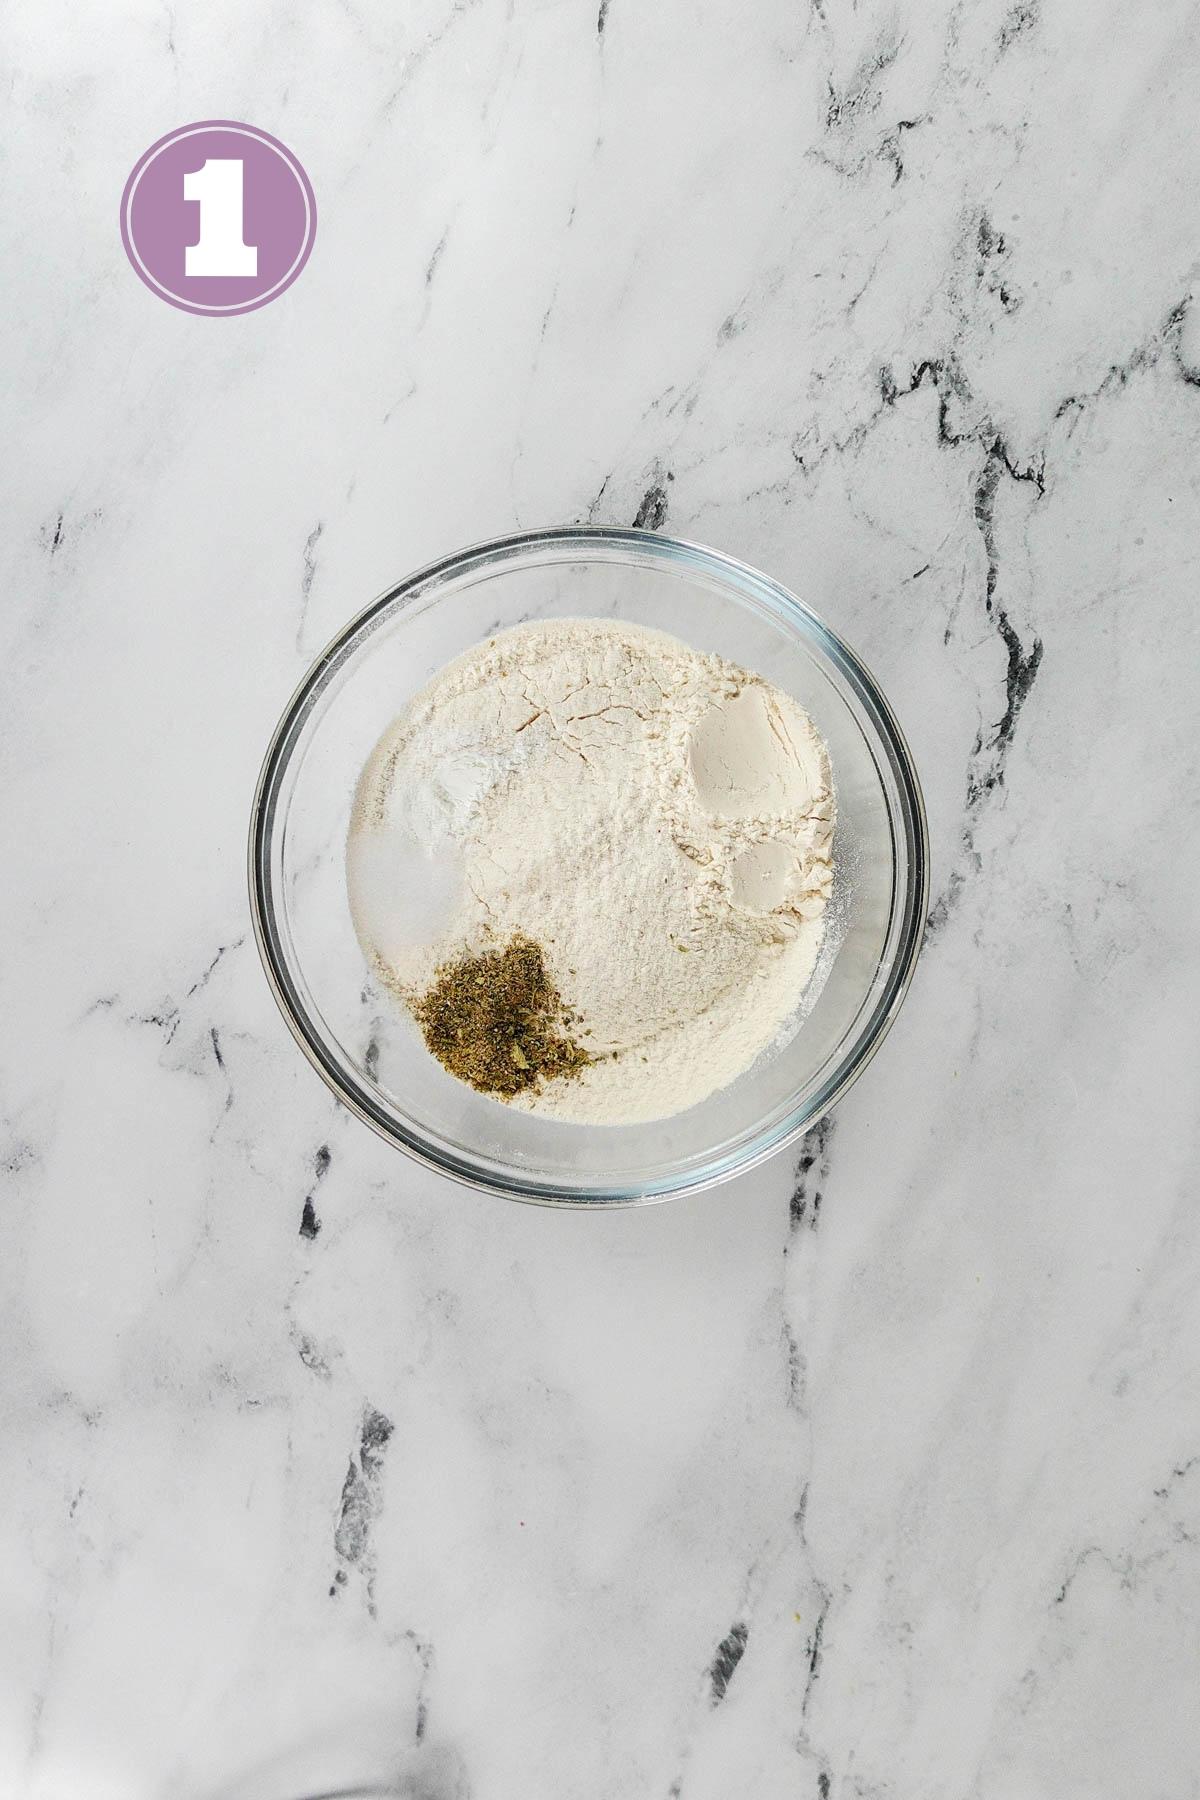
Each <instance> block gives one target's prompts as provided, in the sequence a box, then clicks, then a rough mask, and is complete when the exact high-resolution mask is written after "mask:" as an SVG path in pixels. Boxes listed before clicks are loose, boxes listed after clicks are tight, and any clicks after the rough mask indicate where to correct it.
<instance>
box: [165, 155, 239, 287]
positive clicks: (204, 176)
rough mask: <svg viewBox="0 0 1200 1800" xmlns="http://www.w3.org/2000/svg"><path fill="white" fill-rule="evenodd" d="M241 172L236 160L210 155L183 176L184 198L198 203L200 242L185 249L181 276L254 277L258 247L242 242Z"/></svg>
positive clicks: (237, 159)
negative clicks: (206, 159)
mask: <svg viewBox="0 0 1200 1800" xmlns="http://www.w3.org/2000/svg"><path fill="white" fill-rule="evenodd" d="M244 173H245V164H244V163H243V162H242V161H241V160H240V158H236V159H235V158H226V157H212V156H210V157H209V159H208V161H207V162H205V163H203V164H202V165H201V167H200V168H198V169H194V170H192V171H191V172H190V173H189V174H186V175H185V176H184V178H183V197H184V199H185V200H198V201H199V202H200V241H199V243H197V244H188V245H187V246H186V249H185V253H184V273H185V274H187V275H257V274H258V247H257V245H255V244H246V243H243V241H242V179H243V175H244Z"/></svg>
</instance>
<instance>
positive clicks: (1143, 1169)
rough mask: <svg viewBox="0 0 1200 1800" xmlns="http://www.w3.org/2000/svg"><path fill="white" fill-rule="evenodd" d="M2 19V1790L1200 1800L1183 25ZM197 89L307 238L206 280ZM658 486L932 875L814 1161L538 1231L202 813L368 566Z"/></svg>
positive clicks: (993, 4) (932, 18) (438, 0)
mask: <svg viewBox="0 0 1200 1800" xmlns="http://www.w3.org/2000/svg"><path fill="white" fill-rule="evenodd" d="M6 36H7V39H8V48H9V54H8V56H7V58H6V61H7V64H8V68H9V72H10V79H9V86H8V105H7V107H6V130H7V135H8V140H9V149H8V170H7V190H8V202H7V205H6V208H5V216H4V223H3V226H2V229H3V233H4V240H5V258H4V266H5V272H6V280H5V286H6V300H7V306H6V313H7V323H6V327H5V333H4V342H5V356H6V363H7V372H6V376H5V380H4V382H3V384H2V388H0V392H2V393H3V401H2V404H3V406H4V409H5V416H6V430H5V439H6V444H7V448H8V451H9V457H8V458H7V459H6V461H7V473H6V480H5V488H6V502H7V503H6V506H5V529H4V534H3V547H2V554H3V558H4V565H5V582H4V592H5V599H6V604H5V608H4V614H3V661H2V665H0V678H2V681H3V704H2V708H0V733H2V741H3V747H4V767H5V771H6V773H5V788H4V798H5V814H6V821H7V823H6V826H5V837H6V842H7V844H8V853H7V858H6V861H7V869H6V881H5V891H4V898H3V902H2V906H3V923H4V940H5V952H6V954H5V956H4V959H3V975H2V978H0V979H2V986H0V1018H2V1019H3V1028H2V1036H3V1089H2V1095H3V1099H2V1104H3V1116H2V1121H0V1129H2V1148H0V1161H2V1163H3V1166H4V1170H5V1174H6V1177H7V1179H6V1183H5V1201H4V1206H5V1211H4V1214H3V1220H4V1240H3V1242H4V1254H3V1262H2V1266H0V1294H2V1297H3V1302H2V1306H0V1367H2V1369H3V1380H2V1390H0V1392H2V1399H0V1409H2V1417H3V1429H2V1433H0V1493H2V1496H3V1500H2V1504H0V1534H2V1535H0V1552H2V1563H0V1566H2V1569H3V1573H2V1575H0V1793H2V1794H3V1795H4V1796H6V1797H8V1796H13V1797H17V1796H22V1797H24V1796H30V1797H32V1800H168V1797H169V1800H218V1797H222V1800H233V1797H235V1796H236V1797H238V1800H282V1797H284V1796H288V1795H291V1794H294V1793H296V1792H297V1791H299V1790H300V1789H301V1788H303V1786H304V1783H305V1782H306V1781H309V1782H311V1783H313V1784H314V1785H315V1784H319V1783H320V1782H325V1783H326V1784H327V1785H329V1786H337V1785H338V1784H339V1783H344V1782H347V1781H349V1780H350V1779H351V1778H352V1777H358V1776H360V1775H365V1774H381V1773H385V1772H386V1771H387V1770H388V1769H391V1770H393V1771H394V1772H398V1773H400V1774H402V1775H403V1777H404V1779H405V1781H406V1782H407V1783H408V1786H407V1788H406V1790H405V1791H407V1792H410V1793H412V1794H414V1795H417V1796H419V1797H420V1800H465V1797H466V1796H468V1795H469V1796H470V1797H471V1800H576V1797H578V1800H585V1797H586V1800H610V1797H611V1800H626V1797H630V1800H632V1797H636V1800H643V1797H646V1800H654V1797H657V1800H670V1797H672V1796H673V1797H675V1800H733V1797H734V1796H743V1795H745V1796H749V1795H753V1796H754V1797H755V1800H777V1797H778V1800H783V1797H784V1796H788V1797H789V1800H792V1797H795V1800H822V1797H828V1800H1109V1797H1111V1800H1185V1797H1186V1796H1194V1795H1197V1794H1200V1712H1198V1709H1197V1704H1196V1695H1197V1678H1198V1676H1200V1215H1198V1212H1197V1207H1196V1201H1195V1181H1194V1177H1193V1173H1192V1169H1193V1164H1194V1159H1195V1153H1196V1090H1197V1076H1198V1073H1200V1069H1198V1063H1200V1057H1198V1051H1197V1019H1198V1018H1200V993H1198V992H1197V985H1198V984H1197V967H1196V955H1195V936H1196V926H1195V919H1196V907H1195V901H1194V898H1193V891H1194V890H1193V883H1194V881H1195V878H1196V875H1197V848H1198V845H1197V836H1198V813H1197V793H1198V786H1197V773H1198V771H1197V761H1198V756H1197V748H1196V730H1195V718H1196V698H1197V695H1196V680H1195V677H1196V672H1197V628H1196V617H1197V580H1198V574H1200V568H1198V564H1200V532H1198V525H1200V497H1198V492H1197V489H1198V483H1200V300H1198V301H1197V303H1196V305H1195V306H1194V307H1193V305H1192V303H1191V299H1190V296H1191V293H1192V289H1193V283H1194V282H1195V281H1196V279H1197V274H1198V271H1200V260H1198V256H1200V236H1198V233H1197V207H1196V196H1197V193H1198V192H1200V133H1197V131H1196V128H1195V125H1196V113H1195V104H1196V103H1195V96H1196V93H1197V84H1198V82H1200V26H1198V21H1197V14H1196V11H1195V8H1194V6H1192V5H1190V4H1187V3H1185V0H1158V3H1153V4H1150V3H1148V4H1145V5H1142V6H1139V7H1133V6H1130V5H1128V4H1121V3H1120V0H1016V3H1015V4H1009V3H1008V0H969V3H968V0H956V3H954V4H949V3H948V0H929V3H928V4H924V3H922V4H918V0H901V4H899V5H898V6H897V5H892V4H884V3H883V0H860V3H859V4H857V5H855V4H852V3H851V0H811V3H810V4H805V3H804V0H797V3H795V4H790V3H789V4H781V3H779V0H764V3H763V4H761V5H759V6H757V7H753V8H749V9H747V10H746V11H745V12H744V13H742V14H741V15H740V16H735V9H732V8H728V7H726V8H720V7H716V6H707V7H705V6H698V5H695V4H691V3H689V0H653V4H648V3H647V0H639V3H636V4H635V3H634V0H603V4H602V6H601V9H600V15H599V18H598V17H597V12H596V7H595V4H594V3H593V4H583V3H581V4H578V5H564V4H546V5H526V6H521V5H514V4H512V0H506V3H505V4H501V3H500V0H454V3H453V4H449V5H447V4H445V3H444V0H415V4H413V5H405V6H399V5H393V4H390V3H388V0H313V3H312V4H307V5H303V6H288V5H285V4H283V3H282V0H242V3H241V4H238V5H235V4H233V0H220V3H219V4H218V3H215V0H214V4H212V5H209V6H206V7H197V6H190V7H188V6H181V5H179V4H169V3H168V4H162V3H161V0H119V3H116V4H113V3H110V4H107V5H101V4H99V3H98V0H90V3H85V4H83V5H73V6H68V5H67V4H65V0H16V4H15V5H14V7H13V8H12V9H11V10H10V11H9V13H8V15H7V25H6ZM214 115H217V116H228V117H233V118H244V119H248V120H250V121H252V122H253V123H256V124H258V125H261V126H264V127H265V128H266V129H268V130H270V131H273V132H276V133H278V134H279V135H280V136H282V137H283V138H284V139H285V140H286V141H287V142H288V143H289V144H290V145H291V146H292V147H293V148H294V149H295V150H296V152H297V153H298V154H299V155H300V157H301V158H302V160H303V161H304V163H305V164H306V166H307V168H308V170H309V172H310V174H311V175H312V178H313V182H314V185H315V188H316V191H317V196H318V202H319V207H320V229H319V234H318V239H317V246H316V250H315V253H314V255H313V258H312V261H311V263H310V264H309V266H308V268H307V270H306V271H305V273H304V275H303V277H302V278H301V280H300V282H299V283H298V284H297V286H296V287H295V288H294V289H292V291H291V292H290V293H289V294H288V295H287V296H286V297H285V298H284V299H283V300H282V301H280V302H279V303H278V304H276V305H273V306H271V307H269V308H267V309H266V310H264V311H261V312H257V313H254V314H251V315H249V316H247V317H243V318H237V319H232V320H209V319H200V318H195V317H191V316H188V315H184V314H182V313H178V312H174V311H171V310H170V309H169V308H168V307H166V306H164V305H162V304H161V303H159V302H158V301H156V300H155V299H154V298H153V297H152V296H151V295H150V294H149V293H148V292H147V291H146V289H145V288H144V287H143V286H142V285H141V284H140V283H139V282H138V281H137V280H136V279H135V277H134V275H133V273H132V271H131V270H130V268H129V267H128V266H127V264H126V262H125V258H124V255H123V253H122V249H121V243H120V238H119V235H118V230H117V207H118V200H119V196H120V192H121V187H122V184H123V182H124V179H125V176H126V174H127V172H128V170H129V168H130V167H131V165H132V163H133V162H134V160H135V159H136V157H137V156H138V155H139V153H140V152H141V151H142V150H143V149H144V148H145V147H146V145H147V144H149V143H150V142H151V141H152V140H153V139H155V138H156V137H158V136H159V135H161V134H162V133H163V132H164V131H167V130H169V129H170V128H172V127H173V126H175V125H177V124H182V123H184V122H186V121H188V120H191V119H195V118H206V117H211V116H214ZM635 518H638V519H640V520H641V521H642V522H643V523H650V524H652V525H662V524H665V526H666V528H667V529H670V530H675V531H678V532H680V533H681V534H684V535H690V536H695V537H698V538H700V539H702V540H707V541H709V542H712V543H714V544H716V545H718V546H720V547H722V548H725V549H728V550H730V551H732V552H734V553H735V554H738V555H741V556H743V557H745V558H746V559H748V560H750V561H752V562H755V563H757V564H759V565H761V566H763V567H765V568H767V569H769V570H771V571H772V572H773V573H775V574H777V575H778V576H779V577H780V578H781V579H782V580H784V581H785V582H787V583H789V584H791V585H792V586H794V587H796V588H797V589H799V590H800V591H801V592H802V593H804V594H805V595H806V596H807V597H808V598H809V599H810V600H811V601H812V602H813V603H814V604H815V605H816V606H817V607H818V608H819V609H820V610H822V611H823V612H824V613H826V614H827V615H828V617H829V618H830V619H831V620H832V621H833V622H835V624H836V625H837V626H838V627H840V628H841V629H842V630H843V631H844V632H845V634H846V635H847V637H848V638H849V639H850V640H851V641H852V642H853V643H855V644H856V645H857V646H858V647H859V648H860V649H861V650H862V652H863V654H864V655H865V656H866V658H867V660H868V662H869V663H870V664H871V665H872V666H873V667H874V668H875V669H876V670H877V672H878V673H879V675H880V677H881V678H882V680H883V681H884V683H885V685H886V687H887V688H888V690H889V692H890V694H891V695H892V697H893V699H894V701H895V704H896V706H897V709H898V711H899V713H900V715H901V717H902V719H903V721H904V723H905V725H906V727H907V729H908V731H909V734H910V737H911V739H912V742H913V745H914V749H915V751H916V754H917V757H918V760H919V763H920V766H921V769H922V772H923V775H924V778H925V782H926V787H927V796H928V801H929V806H930V815H931V825H932V831H933V838H934V846H935V858H936V867H935V872H934V875H935V892H936V894H937V895H938V897H939V898H938V903H937V905H936V906H935V913H934V929H933V931H932V933H931V940H930V942H929V945H928V948H927V951H926V954H925V956H924V958H923V961H922V965H921V968H920V969H919V971H918V977H917V981H916V984H915V987H914V989H913V992H912V994H911V996H910V999H909V1001H908V1003H907V1005H906V1008H905V1011H904V1013H903V1015H902V1018H901V1021H900V1023H899V1025H898V1026H897V1028H896V1030H895V1032H894V1034H893V1036H892V1038H891V1039H890V1041H889V1042H888V1044H887V1046H886V1049H885V1052H884V1054H883V1055H881V1057H880V1058H879V1059H878V1060H877V1061H876V1063H875V1064H874V1065H873V1066H872V1068H871V1069H870V1070H869V1071H868V1073H867V1075H866V1076H865V1077H864V1079H863V1080H862V1082H861V1083H860V1084H859V1086H858V1088H857V1089H856V1090H855V1092H854V1093H853V1094H852V1095H851V1096H850V1098H849V1099H848V1100H847V1101H846V1102H845V1103H844V1104H843V1105H842V1107H841V1108H840V1109H839V1110H838V1113H837V1115H836V1117H835V1118H834V1119H833V1120H832V1121H830V1122H829V1123H828V1124H827V1126H826V1127H825V1128H823V1129H822V1130H821V1131H820V1132H819V1133H818V1134H815V1136H814V1137H813V1139H812V1140H810V1142H809V1145H808V1147H807V1149H806V1150H805V1153H804V1157H803V1160H802V1163H801V1166H800V1169H799V1171H797V1168H796V1165H795V1163H794V1162H789V1161H788V1160H787V1159H782V1160H777V1161H776V1162H775V1163H774V1164H773V1165H771V1166H769V1167H768V1168H766V1169H765V1170H763V1171H760V1172H759V1173H758V1174H756V1175H755V1176H754V1177H753V1178H751V1179H749V1180H746V1181H745V1182H743V1183H741V1184H735V1185H733V1186H730V1187H727V1188H725V1189H722V1190H718V1191H716V1192H713V1193H711V1194H707V1195H704V1196H702V1197H700V1198H698V1199H696V1200H693V1201H691V1202H687V1203H682V1204H679V1205H676V1206H668V1207H663V1208H657V1209H652V1210H649V1211H647V1212H645V1213H626V1214H620V1215H608V1216H602V1217H594V1216H587V1217H575V1216H562V1215H556V1214H552V1213H546V1212H542V1211H538V1210H535V1209H524V1208H521V1207H515V1206H511V1205H505V1204H502V1203H500V1202H497V1201H494V1200H487V1199H485V1198H482V1197H475V1196H472V1195H470V1194H467V1193H465V1192H462V1191H458V1190H456V1189H453V1188H451V1187H449V1186H447V1185H445V1184H443V1183H441V1182H440V1181H438V1180H437V1179H435V1178H434V1177H432V1176H430V1175H426V1174H424V1173H422V1172H421V1171H419V1170H417V1169H416V1168H413V1167H410V1166H408V1165H407V1164H406V1163H405V1162H404V1161H403V1160H402V1159H400V1158H399V1157H398V1156H396V1155H395V1154H394V1153H392V1152H391V1151H389V1150H388V1149H387V1148H386V1147H385V1146H384V1145H382V1144H380V1143H378V1142H376V1141H375V1140H374V1139H373V1138H372V1137H371V1136H370V1135H369V1134H368V1133H367V1132H366V1131H364V1130H363V1129H362V1128H360V1127H359V1126H358V1125H357V1124H356V1123H355V1122H354V1121H353V1120H351V1119H350V1118H349V1117H348V1116H346V1115H345V1114H343V1113H342V1112H341V1111H339V1109H338V1107H337V1106H336V1105H335V1103H334V1102H333V1101H332V1100H331V1099H330V1098H329V1097H328V1095H327V1094H326V1093H325V1091H324V1089H323V1088H322V1087H321V1085H320V1084H319V1082H318V1081H317V1078H316V1077H315V1076H314V1075H312V1074H311V1073H310V1071H309V1070H308V1068H307V1067H306V1066H305V1065H304V1064H302V1062H301V1060H300V1058H299V1056H298V1055H297V1053H296V1052H295V1050H294V1048H293V1046H292V1044H291V1042H290V1040H289V1039H288V1037H287V1035H286V1033H285V1031H284V1028H283V1026H282V1024H281V1023H280V1021H279V1019H278V1018H277V1016H276V1014H275V1011H274V1008H273V1005H272V1003H271V1000H270V998H269V996H268V993H267V989H266V986H265V983H264V981H263V979H262V977H261V975H260V972H259V969H258V965H257V960H256V956H255V952H254V949H253V945H252V943H251V942H250V941H248V938H247V915H246V902H245V894H244V875H243V836H244V828H245V822H246V815H247V810H248V806H249V800H250V793H251V788H252V784H253V779H254V776H255V774H256V771H257V767H258V762H259V757H260V753H261V751H262V748H263V746H264V742H265V739H266V737H267V734H268V732H269V730H270V728H271V725H272V724H273V722H274V720H275V718H276V716H277V713H278V711H279V709H280V707H281V705H282V703H283V702H284V700H285V699H286V697H287V695H288V693H289V692H290V690H291V688H292V686H293V685H294V683H295V682H296V680H297V679H298V677H299V675H300V673H301V671H302V670H303V668H304V667H305V666H306V664H307V662H308V660H309V659H310V657H311V656H312V655H313V654H314V653H315V652H316V650H317V649H318V648H319V647H320V645H321V644H322V642H323V641H324V639H325V638H326V637H327V636H328V635H329V634H330V633H331V632H332V630H333V629H334V628H335V627H336V626H338V625H339V624H340V623H341V622H342V621H343V620H344V619H345V618H346V617H347V616H348V615H349V613H350V612H351V611H352V610H354V609H356V608H357V607H358V606H359V605H360V604H361V603H362V602H364V601H365V600H366V599H367V598H369V597H370V596H372V595H373V594H374V593H375V592H376V591H377V590H378V589H380V588H381V587H382V586H384V585H385V584H386V583H387V582H388V581H389V580H391V579H393V578H395V577H397V576H399V575H400V574H402V573H404V572H405V571H407V570H408V569H410V568H412V567H414V566H416V565H417V564H419V563H421V562H422V561H423V560H426V559H428V558H430V557H432V556H434V555H437V554H439V553H442V552H444V551H446V550H449V549H452V548H454V547H456V546H458V545H459V544H461V543H463V542H465V541H469V540H475V539H479V538H481V537H484V536H486V535H488V534H491V533H493V532H497V531H503V530H508V529H511V528H513V527H515V526H519V525H533V524H543V523H553V522H563V521H569V520H577V519H595V520H612V521H620V522H625V523H628V522H630V521H632V520H634V519H635ZM306 1208H307V1209H308V1210H307V1218H306ZM302 1222H304V1225H305V1228H304V1229H301V1227H302Z"/></svg>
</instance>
